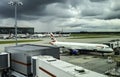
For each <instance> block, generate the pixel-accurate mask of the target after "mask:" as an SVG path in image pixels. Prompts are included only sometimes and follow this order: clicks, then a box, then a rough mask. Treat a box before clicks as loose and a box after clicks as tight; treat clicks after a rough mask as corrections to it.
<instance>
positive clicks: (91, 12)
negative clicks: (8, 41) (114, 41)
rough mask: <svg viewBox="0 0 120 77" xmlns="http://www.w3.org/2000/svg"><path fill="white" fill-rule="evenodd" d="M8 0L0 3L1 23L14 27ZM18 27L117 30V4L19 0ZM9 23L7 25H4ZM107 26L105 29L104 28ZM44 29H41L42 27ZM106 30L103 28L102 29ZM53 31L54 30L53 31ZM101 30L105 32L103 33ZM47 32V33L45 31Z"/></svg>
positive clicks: (83, 0)
mask: <svg viewBox="0 0 120 77" xmlns="http://www.w3.org/2000/svg"><path fill="white" fill-rule="evenodd" d="M9 1H11V0H1V1H0V19H1V20H0V22H1V24H2V25H6V24H7V25H9V23H11V25H12V24H13V23H14V19H13V18H14V7H13V6H10V5H8V2H9ZM19 1H22V2H23V6H19V7H18V19H19V22H18V25H19V24H20V25H22V26H24V25H26V26H32V27H35V29H37V31H39V30H41V31H45V30H46V28H49V29H51V30H52V31H57V30H59V29H60V28H61V27H60V26H62V27H65V28H66V27H67V28H66V31H69V30H70V31H72V30H74V31H79V30H82V31H83V30H89V29H90V30H94V29H95V30H96V31H97V30H102V29H104V28H105V29H109V30H112V29H114V30H120V29H119V25H120V23H118V22H120V0H19ZM6 22H9V23H6ZM106 25H107V26H106ZM43 26H44V29H42V28H41V27H43ZM104 26H105V27H104ZM53 29H54V30H53ZM105 29H104V30H105ZM46 31H47V30H46Z"/></svg>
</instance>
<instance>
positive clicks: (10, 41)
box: [0, 40, 42, 44]
mask: <svg viewBox="0 0 120 77" xmlns="http://www.w3.org/2000/svg"><path fill="white" fill-rule="evenodd" d="M37 41H42V40H18V41H17V42H18V43H24V42H37ZM15 42H16V41H15V40H9V41H7V40H5V41H0V44H9V43H15Z"/></svg>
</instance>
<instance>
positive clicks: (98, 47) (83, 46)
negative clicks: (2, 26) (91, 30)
mask: <svg viewBox="0 0 120 77" xmlns="http://www.w3.org/2000/svg"><path fill="white" fill-rule="evenodd" d="M50 37H51V40H52V41H51V42H49V43H50V44H51V45H54V46H56V47H61V48H67V49H68V50H69V51H70V54H76V53H78V52H81V51H82V52H83V51H88V52H90V51H93V52H99V53H101V54H102V55H103V56H104V53H112V52H113V49H112V48H111V47H109V46H108V45H105V44H94V43H75V42H59V41H57V40H56V38H55V37H54V35H53V33H50Z"/></svg>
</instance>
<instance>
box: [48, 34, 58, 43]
mask: <svg viewBox="0 0 120 77" xmlns="http://www.w3.org/2000/svg"><path fill="white" fill-rule="evenodd" d="M50 38H51V40H52V41H51V42H50V44H52V45H53V44H54V42H56V41H57V40H56V38H55V36H54V34H53V33H50Z"/></svg>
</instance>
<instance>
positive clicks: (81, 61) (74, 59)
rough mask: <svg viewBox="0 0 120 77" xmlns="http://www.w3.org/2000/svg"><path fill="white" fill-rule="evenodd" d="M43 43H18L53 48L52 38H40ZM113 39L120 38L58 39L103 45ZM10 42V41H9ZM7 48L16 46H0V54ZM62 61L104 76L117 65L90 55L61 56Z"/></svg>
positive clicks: (99, 56) (60, 39)
mask: <svg viewBox="0 0 120 77" xmlns="http://www.w3.org/2000/svg"><path fill="white" fill-rule="evenodd" d="M40 39H41V40H42V41H39V42H29V43H28V42H27V43H18V45H19V44H35V45H47V46H51V45H50V44H49V42H50V41H51V39H50V38H40ZM113 39H119V38H94V39H93V38H92V39H68V37H60V38H57V40H58V41H63V42H90V43H102V42H107V41H110V40H113ZM8 40H9V39H8ZM7 46H15V44H14V43H13V44H0V52H2V51H4V48H5V47H7ZM61 60H63V61H66V62H69V63H72V64H75V65H78V66H82V67H84V68H86V69H89V70H92V71H95V72H98V73H102V74H104V72H105V71H107V70H108V69H111V68H114V67H115V63H108V62H107V58H105V57H102V56H101V55H99V54H97V56H96V55H90V54H80V55H72V56H70V55H66V54H62V55H61Z"/></svg>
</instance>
